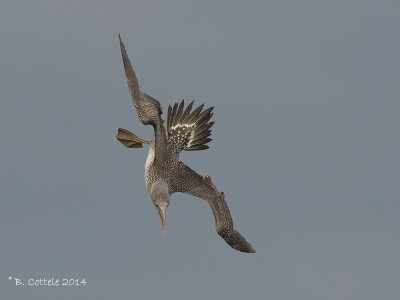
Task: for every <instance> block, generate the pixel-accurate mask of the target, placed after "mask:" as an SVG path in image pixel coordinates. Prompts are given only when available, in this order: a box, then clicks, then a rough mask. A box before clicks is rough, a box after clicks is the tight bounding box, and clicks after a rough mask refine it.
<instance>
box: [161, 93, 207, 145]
mask: <svg viewBox="0 0 400 300" xmlns="http://www.w3.org/2000/svg"><path fill="white" fill-rule="evenodd" d="M184 105H185V101H184V100H182V102H181V103H180V104H179V106H178V103H175V104H174V107H173V108H172V107H171V105H170V106H168V119H167V130H168V140H169V141H170V142H172V143H173V144H174V146H175V148H176V149H178V151H181V150H186V151H193V150H204V149H208V148H209V147H208V146H207V145H206V144H207V143H208V142H210V141H211V138H209V136H210V135H211V127H212V126H213V125H214V122H209V120H210V119H211V117H212V115H213V114H212V110H213V109H214V107H209V108H207V109H205V110H203V107H204V104H202V105H200V106H199V107H197V108H196V109H194V110H193V111H192V112H191V110H192V107H193V101H192V102H190V104H189V105H188V106H187V107H186V109H185V110H183V108H184Z"/></svg>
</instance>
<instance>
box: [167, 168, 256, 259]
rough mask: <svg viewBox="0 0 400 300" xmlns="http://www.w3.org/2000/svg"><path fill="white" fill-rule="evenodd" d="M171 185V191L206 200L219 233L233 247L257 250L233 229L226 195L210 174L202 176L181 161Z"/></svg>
mask: <svg viewBox="0 0 400 300" xmlns="http://www.w3.org/2000/svg"><path fill="white" fill-rule="evenodd" d="M171 187H172V189H171V193H174V192H182V193H187V194H190V195H193V196H196V197H199V198H202V199H204V200H206V201H207V202H208V204H209V205H210V207H211V210H212V212H213V214H214V219H215V228H216V230H217V233H218V234H219V235H220V236H221V237H222V238H223V239H224V240H225V242H227V243H228V244H229V245H230V246H231V247H232V248H234V249H236V250H238V251H241V252H248V253H254V252H256V251H255V250H254V249H253V247H252V246H251V245H250V243H248V242H247V241H246V239H245V238H244V237H243V236H242V235H241V234H240V233H239V232H238V231H236V230H235V229H233V221H232V218H231V214H230V212H229V208H228V205H227V204H226V202H225V195H224V193H223V192H219V191H218V190H217V188H216V187H215V185H214V184H213V183H212V181H211V178H210V176H206V177H202V176H200V175H199V174H197V173H196V172H195V171H193V170H192V169H191V168H189V167H188V166H186V165H185V164H183V163H182V162H179V168H178V174H177V176H176V177H175V178H173V182H172V186H171Z"/></svg>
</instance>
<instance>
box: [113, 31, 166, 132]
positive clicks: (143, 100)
mask: <svg viewBox="0 0 400 300" xmlns="http://www.w3.org/2000/svg"><path fill="white" fill-rule="evenodd" d="M119 45H120V47H121V55H122V61H123V63H124V69H125V76H126V83H127V84H128V89H129V93H130V94H131V98H132V102H133V105H134V106H135V108H136V111H137V114H138V116H139V120H140V121H141V122H142V123H143V124H145V125H147V124H156V123H157V122H160V121H161V117H160V116H161V114H162V108H161V105H160V102H158V101H157V100H156V99H154V98H153V97H151V96H149V95H147V94H145V93H143V92H141V91H140V88H139V82H138V80H137V78H136V74H135V71H133V68H132V65H131V62H130V60H129V57H128V54H127V53H126V50H125V45H124V43H123V42H122V40H121V36H120V35H119ZM161 122H162V121H161Z"/></svg>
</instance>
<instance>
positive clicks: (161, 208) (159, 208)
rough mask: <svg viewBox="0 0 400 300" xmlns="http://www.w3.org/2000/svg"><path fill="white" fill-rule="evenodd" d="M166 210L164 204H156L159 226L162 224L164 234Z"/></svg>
mask: <svg viewBox="0 0 400 300" xmlns="http://www.w3.org/2000/svg"><path fill="white" fill-rule="evenodd" d="M166 210H167V206H166V205H163V204H160V205H158V206H157V212H158V215H159V216H160V219H161V226H162V231H163V234H165V231H166V230H167V217H166Z"/></svg>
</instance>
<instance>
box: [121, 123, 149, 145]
mask: <svg viewBox="0 0 400 300" xmlns="http://www.w3.org/2000/svg"><path fill="white" fill-rule="evenodd" d="M115 138H116V139H117V140H118V141H120V142H121V144H122V145H124V146H125V147H128V148H142V147H143V146H142V143H144V144H150V141H145V140H142V139H141V138H138V137H137V136H136V135H135V134H134V133H132V132H130V131H129V130H126V129H123V128H118V134H117V136H116V137H115Z"/></svg>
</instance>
